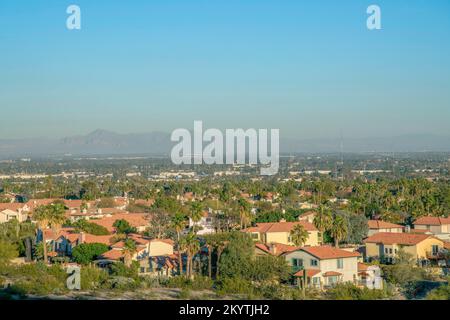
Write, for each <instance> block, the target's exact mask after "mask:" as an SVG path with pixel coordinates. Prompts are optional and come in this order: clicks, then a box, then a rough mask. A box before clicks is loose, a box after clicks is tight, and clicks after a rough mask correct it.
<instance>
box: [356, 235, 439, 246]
mask: <svg viewBox="0 0 450 320" xmlns="http://www.w3.org/2000/svg"><path fill="white" fill-rule="evenodd" d="M428 238H434V237H433V236H431V235H429V234H420V233H391V232H380V233H376V234H374V235H372V236H370V237H368V238H367V239H365V240H364V242H365V243H383V244H403V245H416V244H418V243H420V242H422V241H424V240H426V239H428Z"/></svg>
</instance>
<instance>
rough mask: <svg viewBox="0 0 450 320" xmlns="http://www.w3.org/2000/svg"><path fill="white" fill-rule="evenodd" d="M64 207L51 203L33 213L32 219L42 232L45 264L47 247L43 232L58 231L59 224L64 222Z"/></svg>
mask: <svg viewBox="0 0 450 320" xmlns="http://www.w3.org/2000/svg"><path fill="white" fill-rule="evenodd" d="M64 212H65V210H64V205H62V204H60V203H52V204H49V205H46V206H39V207H37V208H36V210H35V211H34V213H33V219H34V220H35V221H37V223H38V226H39V229H40V230H41V232H42V242H43V243H44V245H43V250H44V262H45V263H47V259H48V255H47V246H46V241H47V240H46V239H45V230H46V229H47V228H52V229H53V230H54V231H58V229H59V227H60V226H61V224H62V223H63V222H64V221H65V220H66V217H65V216H64Z"/></svg>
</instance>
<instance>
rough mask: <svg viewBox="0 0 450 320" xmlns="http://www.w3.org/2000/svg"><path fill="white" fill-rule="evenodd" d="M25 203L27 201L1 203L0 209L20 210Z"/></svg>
mask: <svg viewBox="0 0 450 320" xmlns="http://www.w3.org/2000/svg"><path fill="white" fill-rule="evenodd" d="M25 205H26V204H25V203H17V202H8V203H0V211H3V210H7V209H9V210H12V211H18V210H19V209H23V207H24V206H25Z"/></svg>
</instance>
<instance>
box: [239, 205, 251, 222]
mask: <svg viewBox="0 0 450 320" xmlns="http://www.w3.org/2000/svg"><path fill="white" fill-rule="evenodd" d="M238 208H239V218H240V224H241V229H242V228H246V227H247V225H248V223H249V222H250V219H251V216H250V204H249V203H248V202H247V200H245V199H244V198H239V200H238Z"/></svg>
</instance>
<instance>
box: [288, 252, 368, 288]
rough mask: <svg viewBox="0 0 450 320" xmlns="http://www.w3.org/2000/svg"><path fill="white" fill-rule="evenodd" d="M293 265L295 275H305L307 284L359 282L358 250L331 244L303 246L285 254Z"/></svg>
mask: <svg viewBox="0 0 450 320" xmlns="http://www.w3.org/2000/svg"><path fill="white" fill-rule="evenodd" d="M283 256H284V257H285V259H286V261H287V262H288V263H289V264H290V265H291V266H292V269H293V272H294V276H295V277H297V278H301V277H304V273H306V285H307V286H313V287H316V288H326V287H330V286H333V285H335V284H337V283H340V282H351V283H355V284H356V283H357V282H358V260H359V258H360V257H361V255H360V254H359V253H358V252H349V251H346V250H341V249H338V248H334V247H331V246H314V247H301V248H298V249H297V250H294V251H290V252H287V253H285V254H283Z"/></svg>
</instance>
